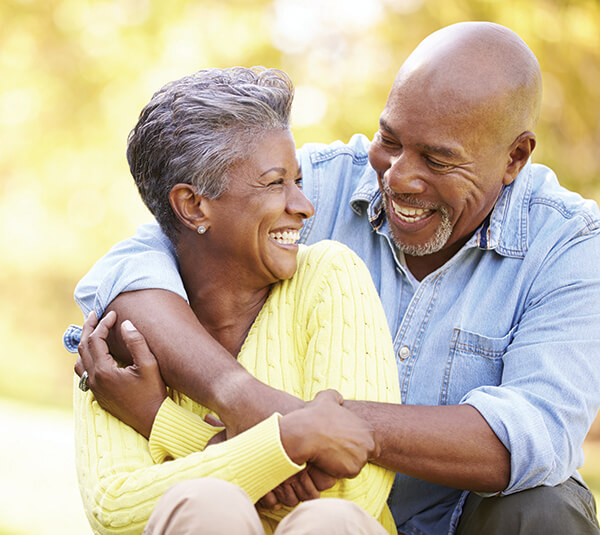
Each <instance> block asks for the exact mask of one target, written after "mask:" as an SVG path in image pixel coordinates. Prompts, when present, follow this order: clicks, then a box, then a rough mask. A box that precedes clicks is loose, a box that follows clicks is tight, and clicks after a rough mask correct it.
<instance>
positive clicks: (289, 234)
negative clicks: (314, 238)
mask: <svg viewBox="0 0 600 535" xmlns="http://www.w3.org/2000/svg"><path fill="white" fill-rule="evenodd" d="M269 238H271V239H272V240H275V241H276V242H277V243H281V244H283V245H292V244H294V243H296V242H297V241H298V240H299V239H300V231H299V230H284V231H283V232H269Z"/></svg>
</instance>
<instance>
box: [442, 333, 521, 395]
mask: <svg viewBox="0 0 600 535" xmlns="http://www.w3.org/2000/svg"><path fill="white" fill-rule="evenodd" d="M512 338H513V330H511V331H510V332H509V333H508V334H507V335H506V336H503V337H502V338H492V337H489V336H484V335H482V334H477V333H473V332H469V331H464V330H461V329H454V332H453V334H452V340H451V342H450V352H449V354H448V361H447V363H446V369H445V371H444V380H443V384H442V391H441V395H440V404H441V405H454V404H457V403H458V402H459V401H460V400H461V399H462V398H463V397H464V396H465V394H467V392H470V391H471V390H473V389H474V388H477V387H479V386H487V385H490V386H497V385H499V384H500V382H501V380H502V369H503V367H504V363H503V360H502V357H503V356H504V353H505V352H506V348H507V347H508V345H509V344H510V342H511V340H512Z"/></svg>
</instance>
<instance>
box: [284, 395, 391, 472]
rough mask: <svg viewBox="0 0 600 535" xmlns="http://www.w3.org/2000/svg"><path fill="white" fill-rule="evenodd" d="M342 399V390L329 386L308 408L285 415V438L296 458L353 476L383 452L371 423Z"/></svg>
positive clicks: (289, 450)
mask: <svg viewBox="0 0 600 535" xmlns="http://www.w3.org/2000/svg"><path fill="white" fill-rule="evenodd" d="M342 403H343V398H342V396H341V395H340V394H339V393H338V392H336V391H335V390H325V391H323V392H319V393H318V394H317V396H316V397H315V399H314V400H313V401H311V402H309V403H307V405H306V407H305V408H303V409H300V410H297V411H294V412H291V413H289V414H287V415H285V416H283V417H282V418H281V420H280V421H279V429H280V432H281V442H282V444H283V447H284V448H285V451H286V452H287V454H288V455H289V457H290V458H291V459H292V460H293V461H294V462H296V463H298V464H302V463H305V462H310V463H312V464H314V465H315V466H316V467H318V468H320V469H321V470H322V471H323V472H325V473H326V474H329V475H330V476H332V477H334V478H353V477H355V476H357V475H358V473H359V472H360V470H361V469H362V467H363V466H364V465H365V464H366V463H367V461H368V460H369V459H371V458H374V457H375V458H376V457H378V456H379V445H378V444H377V442H376V441H375V437H374V432H373V429H372V428H371V426H370V424H369V423H368V422H367V421H366V420H363V419H362V418H360V417H358V416H356V415H355V414H353V413H352V412H350V411H349V410H348V409H345V408H344V407H342Z"/></svg>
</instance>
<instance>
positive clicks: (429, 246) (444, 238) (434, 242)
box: [385, 203, 452, 256]
mask: <svg viewBox="0 0 600 535" xmlns="http://www.w3.org/2000/svg"><path fill="white" fill-rule="evenodd" d="M385 205H386V206H387V203H386V204H385ZM438 212H439V213H440V216H441V218H442V221H441V222H440V224H439V225H438V227H437V228H436V229H435V233H434V234H433V236H432V237H431V239H430V240H429V241H428V242H425V243H417V244H411V243H404V242H403V241H402V240H400V238H398V237H397V236H396V235H395V234H394V227H393V226H392V223H391V222H390V216H389V214H388V213H387V212H386V216H387V219H388V225H389V227H390V232H391V235H392V241H393V242H394V245H396V247H397V248H398V249H399V250H400V251H402V252H403V253H404V254H406V255H409V256H425V255H428V254H433V253H437V252H438V251H440V250H441V249H442V248H443V247H444V245H446V243H448V240H449V239H450V235H451V234H452V223H451V222H450V216H449V215H448V210H446V208H443V207H440V208H438Z"/></svg>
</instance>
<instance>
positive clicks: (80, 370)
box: [74, 357, 85, 377]
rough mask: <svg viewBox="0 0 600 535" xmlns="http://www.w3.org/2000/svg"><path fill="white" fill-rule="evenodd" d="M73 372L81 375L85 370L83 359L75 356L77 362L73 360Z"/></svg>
mask: <svg viewBox="0 0 600 535" xmlns="http://www.w3.org/2000/svg"><path fill="white" fill-rule="evenodd" d="M74 369H75V373H76V374H77V375H79V377H81V374H82V373H83V372H84V371H85V367H84V366H83V361H82V360H81V357H77V362H75V366H74Z"/></svg>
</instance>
